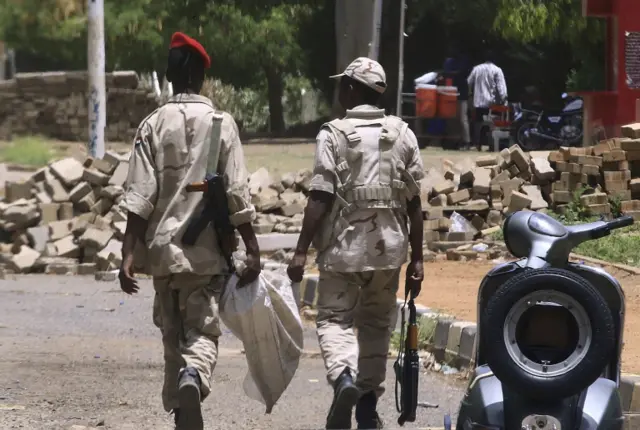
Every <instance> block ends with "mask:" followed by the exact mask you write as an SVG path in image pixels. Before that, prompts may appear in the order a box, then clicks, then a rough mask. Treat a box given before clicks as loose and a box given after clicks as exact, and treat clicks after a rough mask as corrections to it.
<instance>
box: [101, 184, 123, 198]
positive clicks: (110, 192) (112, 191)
mask: <svg viewBox="0 0 640 430" xmlns="http://www.w3.org/2000/svg"><path fill="white" fill-rule="evenodd" d="M122 194H124V188H122V187H120V186H117V185H108V186H106V187H104V188H103V189H102V191H100V195H99V197H106V198H108V199H110V200H115V199H116V198H118V197H119V196H121V195H122Z"/></svg>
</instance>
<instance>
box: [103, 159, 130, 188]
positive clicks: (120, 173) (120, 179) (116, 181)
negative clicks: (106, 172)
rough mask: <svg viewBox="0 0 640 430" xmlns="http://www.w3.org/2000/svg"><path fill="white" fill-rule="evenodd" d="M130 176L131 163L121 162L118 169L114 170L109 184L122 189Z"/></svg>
mask: <svg viewBox="0 0 640 430" xmlns="http://www.w3.org/2000/svg"><path fill="white" fill-rule="evenodd" d="M128 174H129V163H128V162H125V161H120V163H118V167H116V169H115V170H114V172H113V175H111V178H110V179H109V181H108V184H109V185H118V186H120V187H122V186H123V185H124V182H125V181H126V180H127V175H128Z"/></svg>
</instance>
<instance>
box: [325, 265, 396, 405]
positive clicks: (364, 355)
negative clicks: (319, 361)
mask: <svg viewBox="0 0 640 430" xmlns="http://www.w3.org/2000/svg"><path fill="white" fill-rule="evenodd" d="M399 274H400V269H393V270H378V271H370V272H360V273H338V272H326V271H323V272H320V279H319V282H318V317H317V319H316V326H317V333H318V340H319V342H320V349H321V351H322V357H323V359H324V364H325V367H326V369H327V380H328V381H329V383H330V384H333V383H334V382H335V380H336V379H337V378H338V376H340V374H341V373H342V371H343V370H344V368H345V367H348V368H349V369H351V370H352V374H354V373H355V375H357V377H356V385H357V386H358V388H360V389H361V390H362V392H363V393H364V392H369V391H374V392H375V393H376V394H377V396H378V397H380V396H381V395H382V394H383V393H384V391H385V389H384V386H383V385H382V384H383V382H384V380H385V377H386V371H387V355H388V353H389V341H390V338H391V333H392V332H393V329H394V327H393V326H392V323H393V322H394V321H393V320H394V316H395V315H396V311H397V307H396V291H397V290H398V280H399ZM354 328H355V329H356V331H357V334H356V333H355V331H354ZM355 375H354V376H355Z"/></svg>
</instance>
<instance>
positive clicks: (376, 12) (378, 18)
mask: <svg viewBox="0 0 640 430" xmlns="http://www.w3.org/2000/svg"><path fill="white" fill-rule="evenodd" d="M381 26H382V0H373V25H372V26H371V27H372V35H371V44H370V45H369V58H371V59H372V60H375V61H378V55H379V52H380V28H381Z"/></svg>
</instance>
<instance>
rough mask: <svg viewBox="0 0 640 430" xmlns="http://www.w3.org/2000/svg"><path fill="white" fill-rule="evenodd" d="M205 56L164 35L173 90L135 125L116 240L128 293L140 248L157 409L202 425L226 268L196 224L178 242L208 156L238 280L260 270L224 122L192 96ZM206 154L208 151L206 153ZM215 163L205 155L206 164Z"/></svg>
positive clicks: (232, 139)
mask: <svg viewBox="0 0 640 430" xmlns="http://www.w3.org/2000/svg"><path fill="white" fill-rule="evenodd" d="M209 66H210V59H209V57H208V56H207V53H206V51H205V50H204V48H203V47H202V46H201V45H200V44H199V43H198V42H196V41H195V40H193V39H191V38H189V37H188V36H186V35H184V34H182V33H176V34H174V36H173V38H172V40H171V45H170V50H169V59H168V67H167V79H168V80H169V81H170V82H172V84H173V87H174V90H175V92H176V95H175V96H173V97H172V98H171V99H170V100H169V101H168V102H167V103H166V104H165V105H163V106H162V107H160V108H158V109H157V110H156V111H154V112H153V113H152V114H151V115H149V116H148V117H147V118H145V119H144V120H143V121H142V123H141V124H140V127H139V128H138V132H137V135H136V137H135V144H134V148H133V152H132V154H131V159H130V166H129V175H128V178H127V182H126V193H125V198H124V207H125V209H126V210H127V212H128V219H127V228H126V232H125V238H124V242H123V247H122V256H123V261H122V267H121V269H120V276H119V277H120V285H121V288H122V290H123V291H124V292H126V293H128V294H133V293H136V292H137V291H138V288H139V287H138V285H137V283H136V280H135V279H134V277H133V260H134V257H133V251H134V246H135V244H136V242H137V241H141V242H142V243H144V244H145V245H146V248H147V253H148V262H149V268H150V272H151V275H152V276H153V285H154V289H155V291H156V297H155V301H154V312H153V320H154V323H155V324H156V325H157V326H158V327H159V328H160V331H161V333H162V341H163V344H164V359H165V378H164V387H163V389H162V400H163V406H164V408H165V409H166V410H167V411H168V412H169V411H172V412H173V413H174V414H175V421H176V429H182V430H196V429H202V428H203V419H202V412H201V401H202V400H204V399H205V398H206V397H207V395H208V394H209V393H210V391H211V383H212V373H213V370H214V367H215V364H216V361H217V355H218V337H219V336H220V334H221V333H220V323H219V316H218V300H219V297H220V293H221V291H222V288H223V286H224V284H225V281H226V280H227V279H228V276H229V273H230V270H231V269H232V268H230V267H227V263H226V261H225V258H224V257H223V255H222V253H221V250H220V248H219V247H218V245H217V241H216V237H215V232H214V229H213V228H211V227H209V228H206V229H205V230H204V231H203V232H202V234H201V235H200V237H199V238H198V240H197V242H196V243H195V245H194V246H185V245H183V244H182V243H181V238H182V235H183V234H184V231H185V229H186V227H187V225H188V223H189V221H190V220H191V219H192V217H194V216H197V215H198V214H199V212H200V211H201V210H202V194H200V193H187V192H186V191H185V187H186V185H187V184H189V183H192V182H198V181H201V180H202V179H203V178H204V177H205V174H206V173H213V172H206V171H205V170H206V166H207V164H208V161H209V159H208V157H210V156H214V157H219V158H218V162H217V172H218V173H219V174H220V175H222V176H223V178H224V182H225V186H226V187H227V202H228V206H229V212H230V214H231V215H230V222H231V224H232V225H233V226H235V227H237V229H238V231H239V232H240V234H241V236H242V238H243V240H244V242H245V244H246V247H247V266H248V270H247V271H246V272H244V273H243V276H242V277H241V279H240V284H242V285H246V284H247V283H249V282H251V281H253V280H255V279H256V278H257V277H258V275H259V273H260V255H259V250H258V244H257V239H256V236H255V234H254V232H253V229H252V227H251V223H252V221H253V220H254V219H255V209H254V207H253V206H252V205H251V204H250V196H249V191H248V185H247V178H248V173H247V169H246V167H245V160H244V155H243V151H242V147H241V144H240V139H239V136H238V128H237V126H236V123H235V121H234V119H233V118H232V117H231V116H230V115H229V114H227V113H225V112H218V111H216V110H215V109H214V107H213V105H212V102H211V100H209V99H208V98H206V97H203V96H200V95H199V92H200V89H201V88H202V84H203V82H204V71H205V68H208V67H209ZM210 151H211V154H210ZM214 165H215V162H214Z"/></svg>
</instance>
